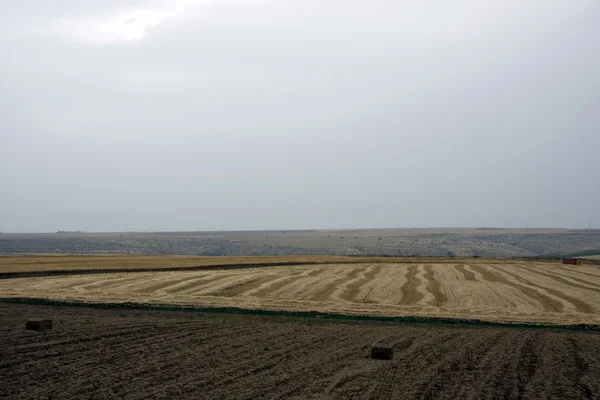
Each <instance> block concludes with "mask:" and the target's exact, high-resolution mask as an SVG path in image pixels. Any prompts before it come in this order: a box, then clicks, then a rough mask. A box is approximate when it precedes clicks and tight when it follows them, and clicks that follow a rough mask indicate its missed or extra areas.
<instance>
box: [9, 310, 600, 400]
mask: <svg viewBox="0 0 600 400" xmlns="http://www.w3.org/2000/svg"><path fill="white" fill-rule="evenodd" d="M44 316H52V317H53V319H54V323H55V326H54V329H53V330H52V331H49V332H44V333H40V332H32V331H25V330H24V321H25V320H26V319H27V318H32V317H44ZM377 341H381V342H385V343H389V344H390V345H391V346H392V348H393V349H394V352H395V354H394V359H393V360H391V361H379V360H371V359H369V348H370V346H371V344H372V343H373V342H377ZM0 343H2V346H0V382H2V383H1V384H0V398H6V399H15V400H19V399H50V398H52V399H67V400H69V399H73V400H75V399H77V400H79V399H119V398H127V399H146V398H153V399H198V398H210V399H229V398H236V399H255V398H290V399H367V398H368V399H541V398H544V399H561V400H562V399H594V398H598V397H597V396H598V393H600V335H598V334H597V333H591V332H582V331H568V330H556V329H548V328H535V329H532V328H529V329H525V328H507V327H475V326H460V325H433V324H398V323H382V322H365V321H361V322H347V321H335V320H327V319H315V318H290V317H267V316H249V315H228V314H213V313H206V312H190V311H187V312H184V311H147V310H146V311H144V310H127V309H124V310H118V309H94V308H87V307H51V306H32V305H15V304H0Z"/></svg>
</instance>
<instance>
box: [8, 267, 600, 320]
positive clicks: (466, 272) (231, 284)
mask: <svg viewBox="0 0 600 400" xmlns="http://www.w3.org/2000/svg"><path fill="white" fill-rule="evenodd" d="M0 297H5V298H18V297H28V298H41V299H56V300H72V301H87V302H100V303H102V302H105V303H127V302H138V303H148V304H166V305H184V306H200V307H238V308H246V309H264V310H282V311H317V312H324V313H341V314H354V315H371V316H391V317H394V316H425V317H437V318H439V317H441V318H459V319H481V320H486V321H503V322H535V323H547V324H559V325H560V324H600V269H599V268H598V267H597V266H594V265H589V266H588V265H578V266H568V265H562V264H559V263H547V262H544V263H542V262H529V261H500V260H497V261H495V260H478V261H476V260H471V261H469V262H465V261H464V260H463V262H461V263H435V262H426V261H422V262H418V261H417V260H414V261H413V262H411V263H369V264H316V265H292V266H271V267H257V268H241V269H222V270H212V271H203V270H199V271H169V272H134V273H105V274H91V275H70V276H48V277H35V278H18V279H5V280H0Z"/></svg>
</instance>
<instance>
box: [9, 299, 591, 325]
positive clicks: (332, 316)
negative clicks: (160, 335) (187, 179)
mask: <svg viewBox="0 0 600 400" xmlns="http://www.w3.org/2000/svg"><path fill="white" fill-rule="evenodd" d="M3 303H4V304H24V305H47V306H65V307H91V308H100V309H102V308H104V309H115V308H118V309H126V310H150V311H152V310H157V311H158V310H161V311H189V312H203V313H214V314H238V315H262V316H273V317H296V318H319V319H328V320H338V321H340V320H341V321H372V322H392V323H409V324H432V325H462V326H493V327H507V328H537V329H559V330H571V331H594V332H598V331H600V325H596V324H549V323H533V322H508V321H487V320H481V319H468V318H444V317H429V316H395V317H385V316H373V315H356V314H342V313H324V312H318V311H283V310H267V309H250V308H239V307H203V306H186V305H172V304H155V303H153V304H148V303H136V302H126V303H111V302H86V301H74V300H53V299H44V298H34V297H0V304H3Z"/></svg>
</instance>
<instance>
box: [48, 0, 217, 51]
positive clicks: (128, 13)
mask: <svg viewBox="0 0 600 400" xmlns="http://www.w3.org/2000/svg"><path fill="white" fill-rule="evenodd" d="M211 3H213V0H170V1H168V0H160V1H148V2H145V3H144V4H140V5H137V6H135V7H130V8H127V9H121V10H114V11H112V12H109V13H106V14H104V15H88V16H77V17H71V18H64V19H57V20H54V21H53V22H52V24H51V25H52V28H53V30H54V31H57V32H59V33H60V34H62V35H65V36H67V37H69V38H71V39H73V40H76V41H80V42H85V43H94V44H103V43H118V42H130V41H137V40H141V39H144V38H145V37H146V36H147V35H148V33H149V31H150V30H151V29H152V28H155V27H157V26H159V25H161V24H162V23H164V22H165V21H167V20H169V19H173V18H185V17H189V16H192V15H193V16H198V15H202V14H203V13H204V11H205V10H206V7H207V6H209V5H210V4H211Z"/></svg>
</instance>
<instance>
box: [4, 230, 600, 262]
mask: <svg viewBox="0 0 600 400" xmlns="http://www.w3.org/2000/svg"><path fill="white" fill-rule="evenodd" d="M599 243H600V230H597V229H596V230H591V229H589V230H568V229H489V228H479V229H476V228H443V229H442V228H432V229H351V230H348V229H346V230H306V231H251V232H227V231H224V232H135V233H57V234H9V233H0V254H10V253H20V254H23V253H38V254H39V253H52V254H138V255H201V256H264V255H268V256H284V255H341V256H346V255H350V256H357V255H397V256H421V257H447V256H448V257H472V256H480V257H502V258H507V257H532V256H538V255H545V254H558V253H574V252H580V251H587V250H590V249H597V248H598V244H599Z"/></svg>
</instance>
